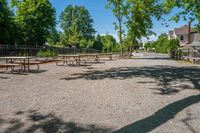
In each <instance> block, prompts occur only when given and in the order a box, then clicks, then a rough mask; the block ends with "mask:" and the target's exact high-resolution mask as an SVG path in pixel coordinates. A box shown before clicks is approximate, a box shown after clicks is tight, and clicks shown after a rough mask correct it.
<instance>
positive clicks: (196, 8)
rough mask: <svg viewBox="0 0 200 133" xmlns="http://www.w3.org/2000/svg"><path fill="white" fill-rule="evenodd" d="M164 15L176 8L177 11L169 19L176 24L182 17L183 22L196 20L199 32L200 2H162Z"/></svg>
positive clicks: (187, 0)
mask: <svg viewBox="0 0 200 133" xmlns="http://www.w3.org/2000/svg"><path fill="white" fill-rule="evenodd" d="M163 3H164V4H163V5H164V8H165V13H167V14H168V13H170V11H171V10H172V9H173V8H175V7H178V8H180V9H182V10H179V12H177V13H176V14H175V16H173V17H172V18H171V19H172V20H175V21H176V22H178V21H179V20H180V18H181V17H182V18H183V19H184V20H189V21H194V20H198V24H197V27H198V30H199V32H200V1H199V0H176V1H175V0H165V1H164V2H163Z"/></svg>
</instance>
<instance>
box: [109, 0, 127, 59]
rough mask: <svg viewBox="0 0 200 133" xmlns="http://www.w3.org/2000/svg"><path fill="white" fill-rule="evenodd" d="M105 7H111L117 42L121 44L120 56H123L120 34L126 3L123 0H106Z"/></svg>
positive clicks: (121, 32)
mask: <svg viewBox="0 0 200 133" xmlns="http://www.w3.org/2000/svg"><path fill="white" fill-rule="evenodd" d="M107 7H109V8H111V9H112V12H113V14H114V16H115V17H116V18H117V21H118V22H117V23H114V24H115V29H117V30H118V36H119V43H120V45H121V56H122V57H123V46H122V35H123V19H124V16H125V15H126V12H125V11H126V10H125V9H126V4H125V0H108V5H107Z"/></svg>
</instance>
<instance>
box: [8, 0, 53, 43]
mask: <svg viewBox="0 0 200 133" xmlns="http://www.w3.org/2000/svg"><path fill="white" fill-rule="evenodd" d="M12 3H13V5H14V6H16V8H17V12H16V18H15V20H16V23H17V24H18V25H19V27H20V29H21V34H22V36H21V38H22V42H23V43H24V44H26V45H32V46H35V45H43V44H44V43H45V42H46V41H47V37H48V36H49V34H50V33H52V30H54V28H55V24H56V22H55V9H54V8H53V7H52V5H51V3H50V2H49V0H20V1H16V0H13V2H12Z"/></svg>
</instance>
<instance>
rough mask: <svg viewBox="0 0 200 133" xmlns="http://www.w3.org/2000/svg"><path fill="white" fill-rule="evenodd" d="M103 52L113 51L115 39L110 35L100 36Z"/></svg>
mask: <svg viewBox="0 0 200 133" xmlns="http://www.w3.org/2000/svg"><path fill="white" fill-rule="evenodd" d="M101 42H102V44H103V52H113V51H114V47H115V45H116V43H117V42H116V40H115V38H114V37H113V36H111V35H105V36H102V39H101Z"/></svg>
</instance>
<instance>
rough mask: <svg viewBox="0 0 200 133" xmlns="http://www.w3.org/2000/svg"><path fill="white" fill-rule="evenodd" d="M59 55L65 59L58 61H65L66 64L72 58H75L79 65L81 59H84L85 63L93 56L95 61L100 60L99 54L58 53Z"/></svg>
mask: <svg viewBox="0 0 200 133" xmlns="http://www.w3.org/2000/svg"><path fill="white" fill-rule="evenodd" d="M58 57H61V58H62V59H63V60H59V59H58V61H64V64H67V62H68V61H69V60H70V59H72V60H74V61H75V62H76V64H78V65H80V63H81V61H84V63H86V60H87V59H88V58H93V59H94V60H95V62H98V61H99V54H77V55H58Z"/></svg>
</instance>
